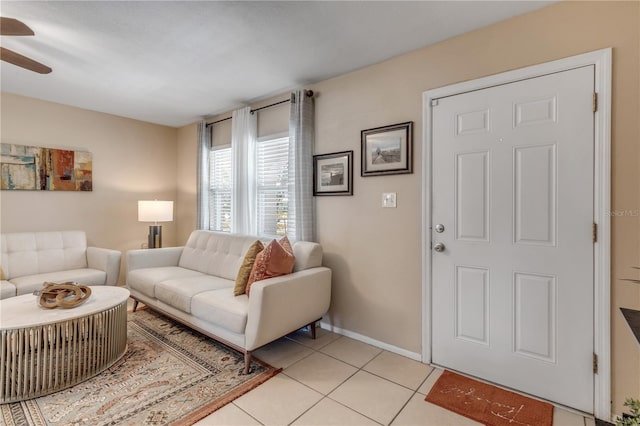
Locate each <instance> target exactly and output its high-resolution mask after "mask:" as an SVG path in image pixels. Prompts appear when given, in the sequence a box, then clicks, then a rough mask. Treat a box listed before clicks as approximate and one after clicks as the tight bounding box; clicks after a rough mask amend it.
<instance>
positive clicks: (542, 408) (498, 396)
mask: <svg viewBox="0 0 640 426" xmlns="http://www.w3.org/2000/svg"><path fill="white" fill-rule="evenodd" d="M425 400H426V401H429V402H431V403H433V404H436V405H439V406H441V407H443V408H446V409H447V410H449V411H453V412H455V413H458V414H460V415H463V416H465V417H468V418H470V419H473V420H476V421H478V422H481V423H484V424H485V425H489V426H502V425H504V426H507V425H508V426H551V425H552V424H553V406H552V405H551V404H549V403H547V402H543V401H538V400H536V399H532V398H527V397H526V396H523V395H520V394H518V393H515V392H511V391H508V390H504V389H500V388H497V387H495V386H492V385H489V384H487V383H482V382H479V381H477V380H473V379H470V378H468V377H465V376H461V375H460V374H456V373H453V372H451V371H448V370H445V371H444V372H443V373H442V375H441V376H440V377H439V378H438V380H437V381H436V383H435V384H434V385H433V387H432V388H431V391H430V392H429V395H427V397H426V398H425Z"/></svg>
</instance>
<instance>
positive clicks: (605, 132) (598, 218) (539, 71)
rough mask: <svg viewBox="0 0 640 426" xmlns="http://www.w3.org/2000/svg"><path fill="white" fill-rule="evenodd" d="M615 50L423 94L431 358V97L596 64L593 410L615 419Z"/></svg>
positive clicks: (425, 339)
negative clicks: (612, 213) (612, 329)
mask: <svg viewBox="0 0 640 426" xmlns="http://www.w3.org/2000/svg"><path fill="white" fill-rule="evenodd" d="M611 54H612V49H611V48H608V49H602V50H597V51H594V52H589V53H584V54H581V55H577V56H572V57H569V58H565V59H560V60H556V61H552V62H547V63H544V64H540V65H533V66H530V67H526V68H522V69H518V70H514V71H507V72H504V73H500V74H495V75H491V76H488V77H484V78H480V79H477V80H472V81H465V82H462V83H457V84H453V85H450V86H446V87H440V88H437V89H432V90H428V91H426V92H424V93H423V94H422V114H423V117H422V118H423V127H422V139H423V142H424V143H423V146H424V150H423V152H422V189H423V190H422V361H423V362H425V363H430V362H431V262H432V261H431V256H432V251H431V197H432V187H431V185H432V176H431V170H432V168H431V162H432V157H431V155H432V145H433V140H432V134H431V130H432V128H433V126H432V122H431V121H432V118H431V117H432V105H431V104H432V101H433V100H435V99H438V98H442V97H445V96H453V95H457V94H461V93H465V92H470V91H474V90H480V89H485V88H487V87H492V86H498V85H503V84H507V83H512V82H516V81H520V80H524V79H529V78H535V77H539V76H542V75H546V74H551V73H556V72H561V71H567V70H570V69H573V68H578V67H582V66H587V65H594V66H595V86H594V87H595V92H596V93H597V94H598V97H597V111H596V113H595V115H594V144H595V147H594V150H595V152H594V160H595V163H594V189H593V191H594V192H593V200H594V205H593V217H594V221H595V223H596V224H597V225H598V235H597V242H596V243H595V244H594V325H593V327H594V330H593V331H594V342H593V344H594V352H595V354H596V355H597V357H598V374H595V375H594V415H595V417H597V418H600V419H605V420H609V419H610V418H611V347H610V346H611V345H610V322H611V311H610V298H611V282H610V278H611V277H610V262H611V260H610V252H611V225H610V216H609V215H608V214H607V213H608V212H609V211H610V208H611Z"/></svg>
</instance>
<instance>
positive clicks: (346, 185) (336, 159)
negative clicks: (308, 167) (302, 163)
mask: <svg viewBox="0 0 640 426" xmlns="http://www.w3.org/2000/svg"><path fill="white" fill-rule="evenodd" d="M313 195H353V151H342V152H334V153H332V154H321V155H314V156H313Z"/></svg>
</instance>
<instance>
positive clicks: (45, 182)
mask: <svg viewBox="0 0 640 426" xmlns="http://www.w3.org/2000/svg"><path fill="white" fill-rule="evenodd" d="M0 189H8V190H12V189H13V190H33V191H91V190H92V189H93V185H92V157H91V153H90V152H86V151H72V150H65V149H54V148H41V147H35V146H25V145H14V144H6V143H3V144H0Z"/></svg>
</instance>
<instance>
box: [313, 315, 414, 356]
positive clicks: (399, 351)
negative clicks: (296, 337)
mask: <svg viewBox="0 0 640 426" xmlns="http://www.w3.org/2000/svg"><path fill="white" fill-rule="evenodd" d="M320 327H321V328H324V329H325V330H329V331H332V332H334V333H336V334H340V335H342V336H346V337H350V338H352V339H354V340H358V341H360V342H362V343H367V344H369V345H371V346H375V347H377V348H380V349H384V350H386V351H389V352H393V353H394V354H398V355H402V356H404V357H407V358H410V359H413V360H415V361H420V362H422V355H421V354H419V353H416V352H411V351H408V350H406V349H402V348H399V347H397V346H393V345H390V344H388V343H384V342H381V341H379V340H376V339H372V338H371V337H367V336H363V335H362V334H359V333H355V332H353V331H350V330H345V329H344V328H340V327H335V326H333V325H331V324H329V323H326V322H324V321H320Z"/></svg>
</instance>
